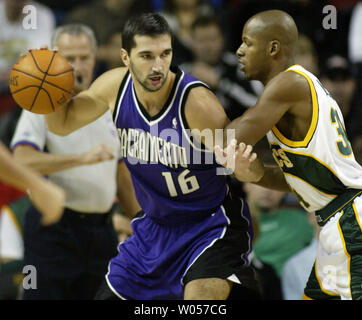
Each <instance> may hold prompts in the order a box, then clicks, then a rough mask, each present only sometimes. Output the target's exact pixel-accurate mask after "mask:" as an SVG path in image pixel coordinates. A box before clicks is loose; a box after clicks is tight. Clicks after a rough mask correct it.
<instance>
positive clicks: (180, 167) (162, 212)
mask: <svg viewBox="0 0 362 320" xmlns="http://www.w3.org/2000/svg"><path fill="white" fill-rule="evenodd" d="M171 70H172V71H173V72H175V73H176V79H175V82H174V85H173V88H172V91H171V94H170V96H169V98H168V101H167V102H166V103H165V105H164V106H163V108H162V110H161V111H160V112H159V113H158V114H157V115H156V116H154V117H150V116H149V115H148V114H147V112H146V110H145V108H144V107H143V106H142V105H141V103H140V102H139V100H138V99H137V96H136V92H135V90H134V86H133V81H132V77H131V75H130V73H129V72H128V73H127V74H126V76H125V78H124V80H123V81H122V84H121V86H120V89H119V92H118V98H117V101H116V109H115V111H114V115H113V117H114V120H115V123H116V126H117V129H118V134H119V137H120V141H121V154H122V156H123V158H124V161H125V163H126V165H127V167H128V169H129V170H130V172H131V176H132V180H133V184H134V188H135V192H136V197H137V200H138V202H139V204H140V205H141V207H142V209H143V211H144V212H145V213H146V214H147V215H148V216H150V217H151V218H152V219H153V220H155V221H157V222H159V223H161V224H167V225H174V224H177V223H178V222H181V221H187V220H200V219H201V218H205V217H206V216H208V215H210V214H212V213H213V212H215V208H217V207H218V206H220V204H221V203H222V202H223V200H224V198H225V196H226V192H227V187H226V178H225V176H223V175H217V174H216V169H217V167H218V165H217V164H216V162H215V158H214V155H213V153H212V152H210V151H208V150H206V149H205V147H204V146H203V145H202V144H200V143H198V142H197V141H196V140H195V139H193V136H192V134H190V130H189V128H188V125H187V121H186V119H185V115H184V107H185V103H186V99H187V96H188V93H189V92H190V90H191V89H192V88H194V87H196V86H205V84H203V83H202V82H200V81H199V80H197V79H196V78H194V77H192V76H190V75H188V74H186V73H184V72H183V71H181V70H180V69H178V68H176V69H171Z"/></svg>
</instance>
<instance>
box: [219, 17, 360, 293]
mask: <svg viewBox="0 0 362 320" xmlns="http://www.w3.org/2000/svg"><path fill="white" fill-rule="evenodd" d="M297 39H298V30H297V27H296V25H295V22H294V20H293V19H292V17H290V16H289V15H288V14H286V13H285V12H283V11H279V10H269V11H264V12H261V13H259V14H257V15H255V16H253V17H251V18H250V19H249V20H248V21H247V23H246V24H245V26H244V29H243V34H242V41H243V42H242V44H241V46H240V47H239V49H238V50H237V55H238V57H239V61H240V63H241V65H242V66H241V69H242V70H243V71H244V72H245V75H246V78H248V79H255V80H260V81H261V82H262V83H263V84H264V86H265V88H264V91H263V92H262V94H261V95H260V97H259V99H258V101H257V103H256V105H255V106H254V107H252V108H250V109H249V110H248V111H247V112H245V113H244V115H243V116H242V117H240V118H237V119H235V120H234V121H233V122H231V123H230V124H229V125H228V126H227V128H233V129H235V130H236V138H237V140H238V141H243V143H240V144H237V143H236V141H234V142H233V143H232V144H230V145H229V146H228V147H227V148H226V149H224V150H223V151H222V150H221V149H220V148H216V150H215V151H216V152H217V154H218V156H219V159H220V162H221V163H223V164H225V163H227V161H226V160H227V159H229V160H230V159H232V158H233V157H236V163H235V174H236V177H237V178H238V179H240V180H242V181H252V182H255V183H257V184H259V185H262V186H264V187H269V188H272V189H279V190H285V191H293V192H294V194H295V195H296V197H297V198H298V200H299V202H300V204H301V205H302V206H303V207H304V208H305V209H306V210H308V211H312V212H315V214H316V218H317V221H318V223H319V224H320V225H321V226H322V230H321V232H320V236H319V248H318V256H317V259H316V262H315V265H314V267H313V270H312V272H311V275H310V278H309V280H308V283H307V286H306V289H305V294H304V298H305V299H331V298H332V299H333V298H341V299H361V298H362V287H361V283H362V269H361V268H360V265H361V263H362V255H361V252H362V223H361V222H362V167H361V166H360V165H359V164H358V163H357V161H356V160H355V158H354V155H353V151H352V148H351V144H350V142H349V141H348V138H347V135H346V132H345V127H344V121H343V117H342V113H341V111H340V109H339V107H338V105H337V103H336V102H335V100H334V99H333V98H332V97H331V96H330V94H329V93H328V91H327V90H326V89H325V88H324V87H323V86H322V85H321V83H320V82H319V80H318V79H317V78H316V77H315V76H314V75H312V74H311V73H310V72H308V71H307V70H305V69H304V68H303V67H301V66H297V65H295V64H294V58H293V57H294V51H295V45H296V42H297ZM265 135H266V136H267V138H268V141H269V144H270V147H271V149H272V152H273V156H274V158H275V161H276V162H277V164H278V166H268V167H266V166H264V165H263V164H262V163H261V161H259V160H258V159H257V160H255V161H254V162H253V163H252V164H251V166H250V168H249V170H248V171H245V170H241V166H240V161H242V160H243V158H244V157H245V156H248V155H250V152H251V149H252V148H251V147H250V146H249V147H245V144H255V143H256V142H257V141H259V140H260V139H261V138H262V137H263V136H265ZM244 143H245V144H244ZM225 156H226V159H225ZM229 163H231V162H229ZM280 169H281V170H280ZM251 173H252V174H253V175H252V177H251ZM256 177H258V178H256Z"/></svg>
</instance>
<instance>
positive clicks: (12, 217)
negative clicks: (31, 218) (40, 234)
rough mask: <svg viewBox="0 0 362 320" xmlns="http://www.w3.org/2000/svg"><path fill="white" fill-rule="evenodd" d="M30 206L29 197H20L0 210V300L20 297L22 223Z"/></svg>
mask: <svg viewBox="0 0 362 320" xmlns="http://www.w3.org/2000/svg"><path fill="white" fill-rule="evenodd" d="M30 205H31V203H30V199H29V197H28V196H22V197H20V198H18V199H17V200H15V201H13V202H11V203H9V204H8V205H4V206H2V207H1V210H0V300H16V299H20V297H21V290H20V288H21V287H20V286H19V285H20V284H21V283H22V280H23V273H22V271H23V267H24V241H23V236H24V221H25V214H26V211H27V210H28V209H29V207H30Z"/></svg>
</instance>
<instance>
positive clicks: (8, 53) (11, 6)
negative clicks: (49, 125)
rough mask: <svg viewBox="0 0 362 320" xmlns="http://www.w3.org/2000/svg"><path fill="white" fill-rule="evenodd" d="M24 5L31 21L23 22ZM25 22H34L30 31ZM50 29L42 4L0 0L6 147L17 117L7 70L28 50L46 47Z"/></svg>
mask: <svg viewBox="0 0 362 320" xmlns="http://www.w3.org/2000/svg"><path fill="white" fill-rule="evenodd" d="M26 5H31V6H32V7H31V10H33V9H35V11H32V13H33V16H32V17H33V19H32V20H24V17H25V16H27V15H28V14H30V13H29V12H27V13H23V8H24V6H26ZM25 12H26V11H25ZM29 17H31V16H29ZM29 17H28V18H29ZM26 21H27V22H29V23H30V22H31V23H34V25H33V27H34V28H30V29H27V28H26V27H25V26H27V24H26V23H25V22H26ZM54 27H55V18H54V15H53V13H52V11H51V10H50V9H49V8H47V7H45V6H44V5H42V4H39V3H37V2H34V1H30V0H17V1H14V0H0V139H1V140H2V141H3V143H4V144H5V145H6V146H8V145H9V143H10V139H11V137H12V134H13V132H14V131H13V130H14V127H15V124H16V121H17V119H18V118H19V115H20V108H16V104H15V102H14V100H13V99H12V97H11V95H10V91H9V75H10V71H11V68H12V67H13V65H14V63H15V62H16V61H17V60H18V58H19V56H20V54H22V53H24V52H26V51H27V50H28V48H34V47H40V45H42V44H48V45H49V44H50V38H51V34H52V31H53V29H54Z"/></svg>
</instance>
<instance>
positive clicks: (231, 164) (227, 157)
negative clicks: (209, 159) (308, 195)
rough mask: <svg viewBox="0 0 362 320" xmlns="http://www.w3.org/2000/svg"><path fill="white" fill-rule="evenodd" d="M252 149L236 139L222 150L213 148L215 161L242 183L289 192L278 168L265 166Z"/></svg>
mask: <svg viewBox="0 0 362 320" xmlns="http://www.w3.org/2000/svg"><path fill="white" fill-rule="evenodd" d="M252 150H253V147H252V146H251V145H246V144H245V143H243V142H241V143H239V144H238V143H237V142H236V139H234V140H232V141H231V143H230V144H229V145H228V146H227V147H226V148H224V149H221V148H220V147H219V146H215V155H216V159H217V161H218V162H219V163H220V164H221V165H222V166H224V167H226V168H228V169H230V170H231V171H232V173H234V175H235V177H236V178H237V179H238V180H239V181H242V182H252V183H255V184H258V185H260V186H263V187H265V188H269V189H274V190H279V191H285V192H289V191H290V189H289V186H288V184H287V183H286V181H285V179H284V175H283V173H282V171H281V170H280V168H279V167H278V166H273V165H265V164H263V163H262V161H261V160H260V159H258V158H257V154H256V153H255V152H252Z"/></svg>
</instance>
